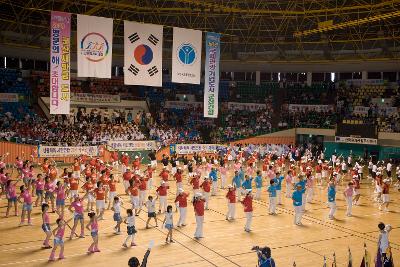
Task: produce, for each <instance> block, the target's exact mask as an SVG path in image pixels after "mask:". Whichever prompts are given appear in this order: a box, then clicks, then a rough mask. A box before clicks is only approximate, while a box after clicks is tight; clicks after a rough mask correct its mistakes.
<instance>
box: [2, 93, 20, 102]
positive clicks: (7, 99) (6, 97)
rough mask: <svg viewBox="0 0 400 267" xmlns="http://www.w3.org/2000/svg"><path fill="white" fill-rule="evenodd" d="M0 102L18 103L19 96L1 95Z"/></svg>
mask: <svg viewBox="0 0 400 267" xmlns="http://www.w3.org/2000/svg"><path fill="white" fill-rule="evenodd" d="M0 102H18V94H12V93H0Z"/></svg>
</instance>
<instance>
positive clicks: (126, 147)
mask: <svg viewBox="0 0 400 267" xmlns="http://www.w3.org/2000/svg"><path fill="white" fill-rule="evenodd" d="M107 144H108V145H109V146H110V147H112V148H113V149H116V150H120V151H141V150H156V149H157V144H156V142H155V141H113V140H110V141H108V142H107Z"/></svg>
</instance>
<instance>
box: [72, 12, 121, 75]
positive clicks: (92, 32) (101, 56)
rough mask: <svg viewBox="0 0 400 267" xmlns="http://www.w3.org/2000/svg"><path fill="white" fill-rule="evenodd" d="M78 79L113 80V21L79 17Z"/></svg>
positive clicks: (84, 16)
mask: <svg viewBox="0 0 400 267" xmlns="http://www.w3.org/2000/svg"><path fill="white" fill-rule="evenodd" d="M77 18H78V19H77V21H78V23H77V24H78V27H77V33H76V36H77V55H78V77H97V78H109V79H110V78H111V63H112V42H113V40H112V39H113V19H110V18H102V17H94V16H86V15H77Z"/></svg>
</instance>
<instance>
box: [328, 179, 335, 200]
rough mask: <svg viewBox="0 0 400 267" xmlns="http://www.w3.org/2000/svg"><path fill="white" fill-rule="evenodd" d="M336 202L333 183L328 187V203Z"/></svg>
mask: <svg viewBox="0 0 400 267" xmlns="http://www.w3.org/2000/svg"><path fill="white" fill-rule="evenodd" d="M335 200H336V187H335V185H334V184H333V183H329V186H328V202H335Z"/></svg>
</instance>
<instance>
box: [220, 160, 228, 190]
mask: <svg viewBox="0 0 400 267" xmlns="http://www.w3.org/2000/svg"><path fill="white" fill-rule="evenodd" d="M219 172H220V173H221V188H222V189H225V184H226V174H227V168H226V164H224V166H221V167H219Z"/></svg>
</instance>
